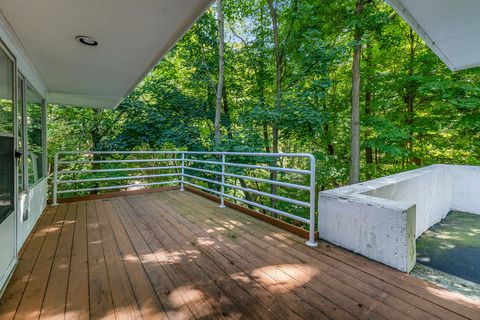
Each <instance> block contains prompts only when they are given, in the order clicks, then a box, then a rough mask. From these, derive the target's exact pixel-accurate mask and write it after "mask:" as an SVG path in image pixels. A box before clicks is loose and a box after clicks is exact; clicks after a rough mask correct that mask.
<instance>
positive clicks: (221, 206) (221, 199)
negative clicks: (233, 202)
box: [220, 152, 225, 208]
mask: <svg viewBox="0 0 480 320" xmlns="http://www.w3.org/2000/svg"><path fill="white" fill-rule="evenodd" d="M220 188H221V189H220V208H225V197H224V194H225V153H223V152H222V184H221V185H220Z"/></svg>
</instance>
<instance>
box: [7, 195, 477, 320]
mask: <svg viewBox="0 0 480 320" xmlns="http://www.w3.org/2000/svg"><path fill="white" fill-rule="evenodd" d="M39 317H40V318H45V319H52V318H56V317H58V318H67V319H71V318H75V319H81V318H92V319H99V318H117V319H119V318H124V319H140V318H145V319H164V318H165V319H167V318H168V319H204V318H205V319H206V318H237V319H279V318H282V319H355V318H362V319H402V320H403V319H420V318H421V319H448V320H452V319H465V318H470V319H480V301H476V300H472V299H468V298H465V297H463V296H461V295H459V294H455V293H451V292H449V291H448V290H445V289H442V288H439V287H436V286H434V285H432V284H429V283H428V282H425V281H422V280H420V279H417V278H415V277H412V276H409V275H408V274H403V273H401V272H399V271H396V270H393V269H391V268H389V267H386V266H383V265H381V264H379V263H376V262H373V261H371V260H368V259H366V258H363V257H361V256H358V255H355V254H353V253H350V252H348V251H346V250H342V249H340V248H337V247H335V246H333V245H331V244H328V243H325V242H320V245H319V247H318V248H315V249H312V248H309V247H307V246H305V245H304V239H303V238H300V237H298V236H296V235H293V234H291V233H289V232H287V231H285V230H282V229H279V228H277V227H275V226H272V225H270V224H267V223H265V222H263V221H259V220H257V219H255V218H253V217H250V216H248V215H245V214H242V213H240V212H238V211H236V210H233V209H230V208H223V209H221V208H218V206H217V204H216V203H214V202H212V201H210V200H208V199H205V198H203V197H201V196H199V195H196V194H193V193H191V192H180V191H177V190H175V191H166V192H160V193H150V194H138V195H131V196H123V197H117V198H108V199H98V200H90V201H80V202H72V203H68V204H67V203H65V204H61V205H60V206H58V207H48V208H47V210H46V211H45V213H44V214H43V216H42V217H41V219H40V221H39V223H38V226H37V228H36V230H35V232H34V233H33V234H32V236H31V238H30V240H29V241H28V242H27V243H26V245H25V246H24V248H23V249H22V252H21V256H20V262H19V264H18V266H17V269H16V271H15V273H14V275H13V278H12V280H11V282H10V284H9V286H8V288H7V290H6V292H5V294H4V295H3V297H2V301H1V304H0V319H12V318H18V319H38V318H39Z"/></svg>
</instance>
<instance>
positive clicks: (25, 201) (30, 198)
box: [17, 178, 48, 250]
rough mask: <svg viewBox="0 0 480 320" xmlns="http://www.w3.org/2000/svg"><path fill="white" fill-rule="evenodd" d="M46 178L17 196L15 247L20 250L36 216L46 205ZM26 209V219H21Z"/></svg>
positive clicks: (35, 220) (35, 221)
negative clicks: (26, 192)
mask: <svg viewBox="0 0 480 320" xmlns="http://www.w3.org/2000/svg"><path fill="white" fill-rule="evenodd" d="M47 180H48V179H47V178H43V179H42V180H40V181H39V182H38V183H36V184H35V185H34V186H33V187H32V188H31V189H30V190H29V192H28V194H25V193H22V194H21V195H20V197H19V205H18V210H17V219H18V222H17V248H18V250H20V249H21V248H22V246H23V243H24V242H25V240H26V239H27V237H28V235H29V234H30V232H31V231H32V229H33V228H34V227H35V224H36V223H37V221H38V218H39V217H40V215H41V214H42V212H43V210H45V208H46V207H47V190H48V185H47ZM25 210H27V211H28V220H26V221H22V214H23V212H25Z"/></svg>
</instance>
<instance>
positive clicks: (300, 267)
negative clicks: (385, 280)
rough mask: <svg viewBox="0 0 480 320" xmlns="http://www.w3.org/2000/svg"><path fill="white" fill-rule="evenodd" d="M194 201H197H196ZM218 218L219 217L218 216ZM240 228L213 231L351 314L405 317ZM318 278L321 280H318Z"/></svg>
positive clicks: (196, 219)
mask: <svg viewBox="0 0 480 320" xmlns="http://www.w3.org/2000/svg"><path fill="white" fill-rule="evenodd" d="M158 198H160V197H158ZM164 198H165V199H166V200H167V201H168V198H170V196H169V195H165V196H163V197H162V199H164ZM170 199H171V200H170V202H169V204H170V205H171V206H173V207H174V208H175V211H176V212H179V214H180V215H182V216H185V217H187V218H188V219H191V221H192V223H193V224H194V225H198V226H203V228H212V229H213V230H215V229H219V228H224V229H226V230H231V229H230V228H229V227H230V226H229V223H228V222H224V223H218V221H217V220H214V219H212V217H211V216H204V215H203V214H202V210H194V207H191V206H190V205H189V203H188V202H186V200H185V199H181V197H180V198H177V197H175V198H170ZM177 199H178V200H180V199H181V200H182V203H183V205H182V206H181V207H179V206H177V203H178V200H177ZM195 205H198V203H196V204H195ZM189 209H190V210H189ZM204 209H205V208H204ZM219 220H222V219H221V218H220V219H219ZM242 231H244V232H235V231H234V232H232V233H231V234H230V236H229V234H228V231H227V232H221V231H217V232H215V234H216V236H217V237H218V238H217V239H219V240H220V241H224V242H228V243H230V245H231V246H232V248H233V249H234V250H238V249H236V248H244V249H245V248H248V252H254V253H256V259H263V260H264V261H265V262H268V263H270V264H273V265H275V267H276V268H277V269H278V270H279V271H280V272H283V274H284V275H285V276H287V277H290V278H291V281H292V282H294V283H297V285H303V286H307V287H309V288H311V290H312V291H314V295H313V296H315V297H317V296H318V295H323V296H324V297H325V299H328V300H330V301H331V302H332V303H334V304H336V305H337V306H342V307H343V308H345V309H346V310H348V312H349V313H350V314H352V315H359V316H361V317H362V318H368V319H384V318H383V317H382V316H381V314H389V315H390V316H389V318H390V319H408V315H405V314H402V313H400V312H398V311H396V310H394V309H392V308H389V307H388V306H386V305H383V304H382V303H379V301H378V300H375V299H372V298H370V297H369V296H368V295H365V294H362V292H360V291H358V290H356V289H355V288H353V287H350V286H347V285H345V284H343V283H342V282H340V281H337V280H336V278H335V277H333V276H330V275H328V274H327V273H324V272H322V271H321V270H320V269H319V268H318V266H316V265H313V267H308V268H306V267H305V265H304V263H305V261H304V260H300V259H296V258H292V257H291V256H289V251H291V250H285V251H281V250H278V249H276V248H274V247H272V246H270V247H267V246H264V241H263V239H259V238H256V237H251V236H250V235H249V234H248V232H247V230H242ZM247 239H248V240H249V241H248V240H247ZM286 263H287V264H286ZM311 274H318V277H311V276H310V275H311ZM301 279H305V280H306V281H303V282H302V281H301ZM307 279H308V280H307ZM320 279H321V280H322V281H320ZM362 289H363V288H362ZM376 308H378V309H380V310H378V311H379V312H376V310H375V309H376Z"/></svg>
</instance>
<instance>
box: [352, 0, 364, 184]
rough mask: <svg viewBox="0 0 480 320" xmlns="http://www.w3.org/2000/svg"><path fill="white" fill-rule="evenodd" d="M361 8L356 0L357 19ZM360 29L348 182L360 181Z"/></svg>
mask: <svg viewBox="0 0 480 320" xmlns="http://www.w3.org/2000/svg"><path fill="white" fill-rule="evenodd" d="M362 10H363V0H357V2H356V8H355V16H356V18H357V19H358V18H359V17H360V14H361V13H362ZM361 40H362V30H361V29H360V27H359V26H358V25H357V26H356V27H355V33H354V41H355V45H354V47H353V65H352V122H351V130H352V132H351V139H352V140H351V145H350V154H351V159H350V179H349V182H350V184H354V183H358V182H360V60H361V53H362V45H361Z"/></svg>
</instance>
